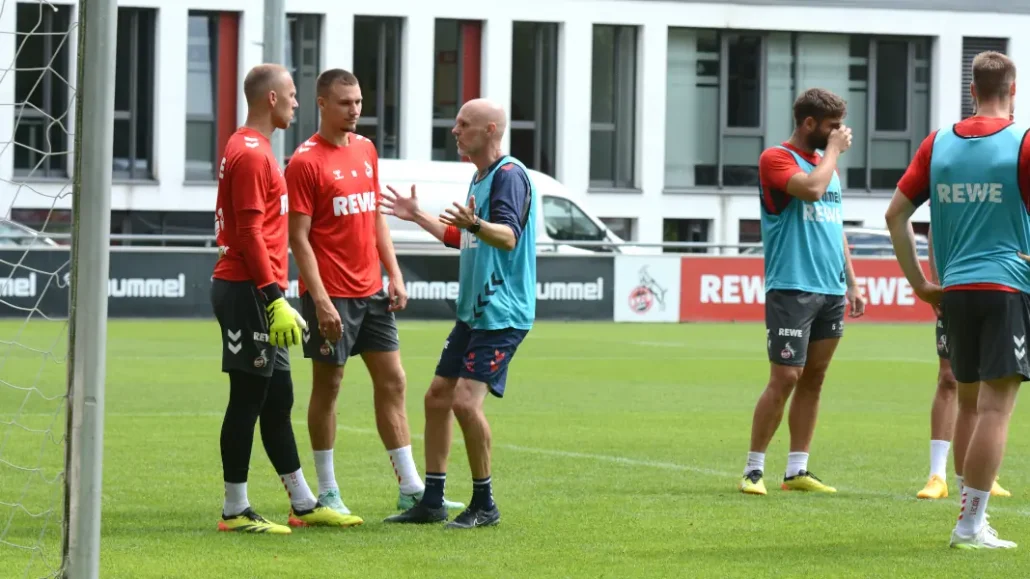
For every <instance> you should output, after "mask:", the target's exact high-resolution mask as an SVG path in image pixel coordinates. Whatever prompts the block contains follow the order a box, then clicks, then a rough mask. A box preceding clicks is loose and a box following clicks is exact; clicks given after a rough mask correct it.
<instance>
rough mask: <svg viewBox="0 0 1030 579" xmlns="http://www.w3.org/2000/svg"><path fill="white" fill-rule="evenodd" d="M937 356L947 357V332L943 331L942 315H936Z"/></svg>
mask: <svg viewBox="0 0 1030 579" xmlns="http://www.w3.org/2000/svg"><path fill="white" fill-rule="evenodd" d="M937 357H938V358H944V359H945V360H947V359H948V333H947V332H946V331H945V325H944V317H943V316H938V317H937Z"/></svg>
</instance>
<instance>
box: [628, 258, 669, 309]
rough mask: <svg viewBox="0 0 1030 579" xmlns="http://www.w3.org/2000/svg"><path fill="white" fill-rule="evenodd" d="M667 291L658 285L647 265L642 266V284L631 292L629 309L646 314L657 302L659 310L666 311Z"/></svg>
mask: <svg viewBox="0 0 1030 579" xmlns="http://www.w3.org/2000/svg"><path fill="white" fill-rule="evenodd" d="M665 292H666V289H665V288H663V287H662V286H660V285H658V282H656V281H655V280H654V278H653V277H651V274H650V273H649V272H648V271H647V266H646V265H645V266H644V267H641V268H640V285H638V286H637V287H635V288H633V289H632V290H630V292H629V309H630V310H632V311H634V312H636V313H638V314H646V313H647V312H649V311H651V308H652V307H653V306H654V304H655V303H656V302H657V303H658V309H659V311H665Z"/></svg>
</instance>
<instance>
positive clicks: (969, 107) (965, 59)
mask: <svg viewBox="0 0 1030 579" xmlns="http://www.w3.org/2000/svg"><path fill="white" fill-rule="evenodd" d="M1008 48H1009V41H1008V39H1007V38H973V37H969V36H966V37H963V38H962V118H963V119H968V118H969V117H971V116H973V115H975V114H976V107H975V106H974V104H973V96H972V95H971V94H969V85H971V84H973V59H974V58H976V55H977V54H980V53H981V52H986V51H988V50H993V51H995V52H1000V53H1002V54H1008Z"/></svg>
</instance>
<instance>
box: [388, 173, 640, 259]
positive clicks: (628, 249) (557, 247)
mask: <svg viewBox="0 0 1030 579" xmlns="http://www.w3.org/2000/svg"><path fill="white" fill-rule="evenodd" d="M475 170H476V169H475V165H473V164H472V163H468V162H456V161H412V160H406V159H405V160H401V159H380V160H379V182H380V183H381V184H382V187H383V188H384V189H385V188H386V186H387V185H391V186H393V187H394V188H395V189H396V190H397V191H398V192H399V193H400V194H402V195H408V194H409V191H410V189H411V185H412V184H414V185H415V187H416V192H417V195H418V197H419V202H420V205H421V206H422V209H423V210H425V211H427V212H428V213H429V214H431V215H439V214H440V213H441V212H443V210H444V209H446V208H448V207H450V206H451V203H454V202H458V203H464V202H465V197H466V195H468V190H469V184H470V181H471V179H472V175H473V174H474V173H475ZM529 175H530V177H531V178H532V179H533V183H534V185H536V188H537V193H538V194H539V196H540V201H541V202H540V207H539V208H538V209H537V228H536V229H537V238H536V241H537V253H551V252H557V253H580V254H589V253H598V252H601V253H643V251H641V250H640V248H638V247H635V246H620V244H622V243H624V242H623V240H622V239H620V238H619V236H617V235H615V233H613V232H612V231H611V230H609V229H608V227H607V226H605V224H604V222H602V221H601V220H600V218H598V217H596V216H594V215H592V214H591V213H590V212H589V211H588V210H587V208H586V199H585V198H584V197H583V196H579V195H576V194H574V193H573V192H572V191H569V190H568V189H567V188H565V186H564V185H562V183H560V182H559V181H557V180H556V179H554V178H553V177H551V176H549V175H546V174H544V173H540V172H538V171H534V170H532V169H530V170H529ZM388 222H389V224H390V234H391V237H392V238H393V241H394V243H395V244H397V248H398V249H432V248H440V247H441V246H440V243H439V242H438V241H437V240H436V239H435V238H433V236H432V235H430V234H428V233H426V232H425V231H424V230H422V228H420V227H418V226H417V225H414V224H412V223H407V222H404V221H401V220H399V219H397V218H395V217H390V218H388ZM581 242H608V243H611V244H612V245H607V243H606V244H605V245H602V246H596V245H582V244H581Z"/></svg>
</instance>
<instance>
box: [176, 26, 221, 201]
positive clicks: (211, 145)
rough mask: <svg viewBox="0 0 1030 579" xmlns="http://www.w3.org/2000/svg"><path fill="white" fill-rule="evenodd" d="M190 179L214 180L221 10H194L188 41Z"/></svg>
mask: <svg viewBox="0 0 1030 579" xmlns="http://www.w3.org/2000/svg"><path fill="white" fill-rule="evenodd" d="M184 98H185V99H186V180H187V181H213V180H214V178H215V155H216V152H215V149H216V142H217V141H216V140H217V135H218V124H217V120H216V118H217V113H216V111H217V110H218V13H217V12H190V17H189V25H188V36H187V44H186V94H185V95H184Z"/></svg>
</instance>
